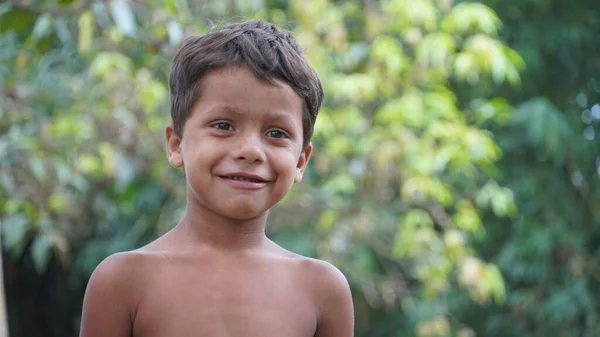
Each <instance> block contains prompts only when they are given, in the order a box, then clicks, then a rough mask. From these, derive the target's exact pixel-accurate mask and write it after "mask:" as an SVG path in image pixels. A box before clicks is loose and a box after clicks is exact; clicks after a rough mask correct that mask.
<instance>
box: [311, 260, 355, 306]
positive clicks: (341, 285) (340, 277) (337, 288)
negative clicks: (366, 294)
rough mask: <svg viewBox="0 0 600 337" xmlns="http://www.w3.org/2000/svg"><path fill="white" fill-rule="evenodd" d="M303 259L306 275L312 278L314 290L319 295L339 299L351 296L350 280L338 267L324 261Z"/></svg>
mask: <svg viewBox="0 0 600 337" xmlns="http://www.w3.org/2000/svg"><path fill="white" fill-rule="evenodd" d="M303 259H304V262H303V265H304V268H303V269H304V272H305V275H306V277H308V278H310V280H311V283H312V284H313V290H314V291H315V292H316V293H317V294H318V295H325V296H326V297H332V296H333V297H338V298H340V297H349V296H350V286H349V284H348V280H347V279H346V276H345V275H344V274H343V273H342V272H341V271H340V270H339V269H338V268H337V267H336V266H334V265H333V264H331V263H329V262H327V261H323V260H318V259H313V258H306V257H305V258H303Z"/></svg>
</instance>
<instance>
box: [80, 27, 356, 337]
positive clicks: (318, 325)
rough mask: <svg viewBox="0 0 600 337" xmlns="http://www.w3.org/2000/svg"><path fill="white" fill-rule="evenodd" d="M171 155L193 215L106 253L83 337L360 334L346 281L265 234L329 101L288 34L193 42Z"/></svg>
mask: <svg viewBox="0 0 600 337" xmlns="http://www.w3.org/2000/svg"><path fill="white" fill-rule="evenodd" d="M169 86H170V90H171V100H172V106H171V116H172V123H171V124H169V125H168V126H167V128H166V138H167V153H168V160H169V163H170V164H171V165H172V166H174V167H183V169H184V171H185V176H186V189H187V209H186V213H185V215H184V216H183V218H182V219H181V221H180V222H179V223H178V224H177V226H176V227H175V228H173V229H172V230H171V231H170V232H168V233H166V234H165V235H164V236H162V237H160V238H158V239H157V240H156V241H154V242H152V243H150V244H148V245H147V246H145V247H143V248H140V249H138V250H136V251H132V252H124V253H118V254H115V255H112V256H110V257H108V258H107V259H106V260H104V261H103V262H102V263H101V264H100V265H99V266H98V267H97V268H96V270H95V271H94V273H93V275H92V277H91V279H90V282H89V285H88V288H87V290H86V295H85V300H84V304H83V316H82V323H81V336H82V337H109V336H110V337H125V336H135V337H188V336H195V337H224V336H228V337H230V336H231V337H233V336H236V337H238V336H245V337H309V336H318V337H323V336H326V337H349V336H353V325H354V318H353V307H352V299H351V294H350V290H349V287H348V283H347V281H346V279H345V278H344V276H343V275H342V273H340V272H339V271H338V270H337V269H336V268H335V267H333V266H332V265H330V264H328V263H325V262H322V261H318V260H314V259H309V258H305V257H301V256H298V255H296V254H294V253H291V252H288V251H286V250H284V249H283V248H281V247H279V246H277V245H276V244H275V243H274V242H272V241H270V240H269V239H268V238H267V237H266V236H265V224H266V220H267V214H268V213H269V210H270V209H271V207H273V206H274V205H275V204H277V202H279V201H280V200H281V199H282V198H283V197H284V196H285V195H286V193H287V192H288V191H289V190H290V188H291V187H292V185H293V184H294V183H297V182H300V180H302V174H303V173H304V169H305V168H306V164H307V162H308V160H309V158H310V154H311V151H312V145H311V144H310V138H311V136H312V132H313V125H314V122H315V118H316V116H317V112H318V110H319V108H320V106H321V102H322V100H323V89H322V87H321V82H320V80H319V78H318V76H317V74H316V73H315V72H314V70H313V69H312V68H311V67H310V65H309V64H308V62H307V61H306V60H305V58H304V57H303V56H302V54H301V50H300V48H299V46H298V45H297V43H296V41H295V39H294V38H293V37H292V36H291V35H290V33H288V32H286V31H284V30H281V29H279V28H277V27H275V26H273V25H272V24H269V23H266V22H264V21H249V22H245V23H241V24H237V25H231V26H227V27H224V28H222V29H219V30H216V31H212V32H210V33H208V34H206V35H204V36H201V37H192V38H189V39H187V40H186V41H185V42H184V43H183V45H182V47H181V49H180V51H179V52H178V54H177V55H176V57H175V59H174V63H173V67H172V70H171V74H170V79H169Z"/></svg>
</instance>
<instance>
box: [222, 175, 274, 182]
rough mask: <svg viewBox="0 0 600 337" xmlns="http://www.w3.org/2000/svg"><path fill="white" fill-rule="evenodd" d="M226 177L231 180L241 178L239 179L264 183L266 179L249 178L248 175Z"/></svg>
mask: <svg viewBox="0 0 600 337" xmlns="http://www.w3.org/2000/svg"><path fill="white" fill-rule="evenodd" d="M223 178H225V179H231V180H239V181H249V182H252V183H264V182H265V181H264V180H261V179H254V178H247V177H240V176H233V177H223Z"/></svg>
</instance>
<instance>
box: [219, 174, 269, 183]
mask: <svg viewBox="0 0 600 337" xmlns="http://www.w3.org/2000/svg"><path fill="white" fill-rule="evenodd" d="M219 178H222V179H226V180H231V181H235V182H248V183H255V184H264V183H268V182H269V180H267V179H265V178H263V177H261V176H259V175H255V174H250V173H244V172H236V173H230V174H225V175H219Z"/></svg>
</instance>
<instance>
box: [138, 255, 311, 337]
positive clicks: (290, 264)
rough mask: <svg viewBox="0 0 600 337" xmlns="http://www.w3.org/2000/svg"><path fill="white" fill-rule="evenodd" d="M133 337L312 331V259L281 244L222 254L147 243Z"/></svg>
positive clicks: (289, 335)
mask: <svg viewBox="0 0 600 337" xmlns="http://www.w3.org/2000/svg"><path fill="white" fill-rule="evenodd" d="M140 254H141V255H142V256H143V257H142V260H144V262H143V264H144V265H145V266H148V267H147V268H143V269H144V270H148V271H149V272H148V273H145V272H144V275H143V277H142V279H141V280H138V281H137V282H139V283H140V284H139V294H137V296H136V297H138V298H139V300H138V305H137V308H134V314H133V322H132V324H133V336H134V337H178V336H186V337H187V336H194V337H205V336H206V337H234V336H235V337H238V336H245V337H254V336H256V337H258V336H260V337H264V336H285V337H309V336H310V337H312V336H313V335H314V334H315V331H316V328H317V312H318V308H317V307H316V304H315V303H317V301H316V299H315V298H314V297H315V296H314V294H313V292H312V291H311V289H312V286H311V280H310V279H309V277H308V276H307V275H310V273H309V272H307V268H309V265H310V263H311V262H310V259H307V258H303V257H300V256H297V255H294V254H291V253H287V252H285V251H283V250H282V249H279V250H277V249H267V250H265V251H260V252H250V253H235V252H232V253H227V254H220V253H217V252H211V251H209V250H205V251H202V250H198V251H195V252H194V253H190V252H183V251H177V250H158V249H155V248H148V249H145V250H142V251H140Z"/></svg>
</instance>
